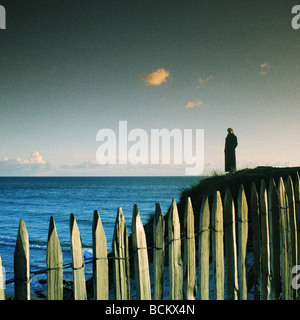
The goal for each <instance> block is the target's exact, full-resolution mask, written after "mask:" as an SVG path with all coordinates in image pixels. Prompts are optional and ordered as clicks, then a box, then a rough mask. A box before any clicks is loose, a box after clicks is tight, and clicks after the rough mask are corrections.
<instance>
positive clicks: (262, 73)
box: [258, 71, 269, 76]
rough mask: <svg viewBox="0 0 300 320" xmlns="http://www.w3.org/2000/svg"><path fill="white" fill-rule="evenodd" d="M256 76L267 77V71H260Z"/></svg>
mask: <svg viewBox="0 0 300 320" xmlns="http://www.w3.org/2000/svg"><path fill="white" fill-rule="evenodd" d="M258 74H260V75H261V76H267V75H268V74H269V72H267V71H260V72H259V73H258Z"/></svg>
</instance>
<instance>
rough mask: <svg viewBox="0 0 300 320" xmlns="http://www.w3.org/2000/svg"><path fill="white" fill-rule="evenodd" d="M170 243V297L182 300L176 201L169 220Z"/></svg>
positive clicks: (172, 206) (173, 201) (179, 238)
mask: <svg viewBox="0 0 300 320" xmlns="http://www.w3.org/2000/svg"><path fill="white" fill-rule="evenodd" d="M168 241H169V297H170V300H181V299H182V260H181V237H180V222H179V215H178V209H177V204H176V201H175V199H173V200H172V205H171V209H170V212H169V219H168Z"/></svg>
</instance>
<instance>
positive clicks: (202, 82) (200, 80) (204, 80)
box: [197, 76, 214, 88]
mask: <svg viewBox="0 0 300 320" xmlns="http://www.w3.org/2000/svg"><path fill="white" fill-rule="evenodd" d="M213 78H214V77H213V76H209V77H208V78H206V79H202V78H200V79H199V80H198V81H199V82H200V84H204V83H206V82H208V81H210V80H212V79H213ZM197 88H200V86H199V85H198V86H197Z"/></svg>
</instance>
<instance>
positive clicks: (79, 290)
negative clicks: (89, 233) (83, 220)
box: [70, 213, 87, 300]
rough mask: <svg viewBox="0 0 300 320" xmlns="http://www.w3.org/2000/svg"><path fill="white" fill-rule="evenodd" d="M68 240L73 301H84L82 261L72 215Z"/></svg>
mask: <svg viewBox="0 0 300 320" xmlns="http://www.w3.org/2000/svg"><path fill="white" fill-rule="evenodd" d="M70 238H71V252H72V262H73V280H74V281H73V291H74V300H86V299H87V295H86V284H85V276H84V259H83V253H82V244H81V238H80V233H79V229H78V226H77V222H76V219H75V217H74V214H73V213H71V215H70Z"/></svg>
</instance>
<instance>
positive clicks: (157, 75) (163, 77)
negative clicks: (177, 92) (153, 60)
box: [140, 68, 170, 86]
mask: <svg viewBox="0 0 300 320" xmlns="http://www.w3.org/2000/svg"><path fill="white" fill-rule="evenodd" d="M169 76H170V72H169V71H167V70H165V69H164V68H161V69H157V70H156V71H154V72H152V73H150V74H148V75H147V76H145V77H141V78H140V81H144V82H146V84H147V85H149V86H160V85H161V84H163V83H164V82H167V78H168V77H169Z"/></svg>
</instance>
